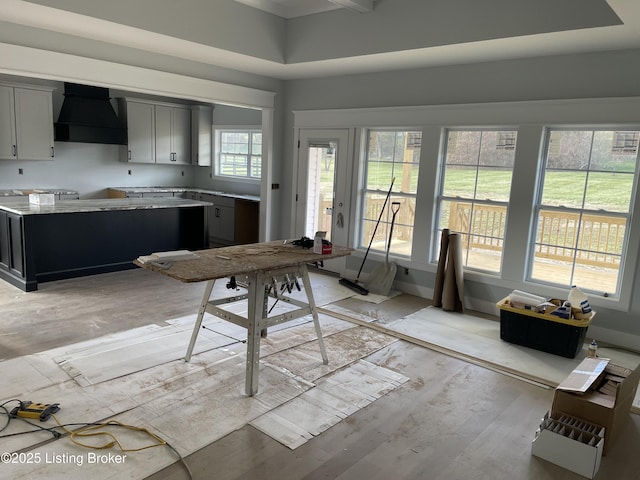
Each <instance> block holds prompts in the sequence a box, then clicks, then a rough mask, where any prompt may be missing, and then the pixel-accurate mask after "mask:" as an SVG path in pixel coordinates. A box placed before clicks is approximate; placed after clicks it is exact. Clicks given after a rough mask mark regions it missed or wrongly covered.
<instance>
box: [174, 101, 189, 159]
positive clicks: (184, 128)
mask: <svg viewBox="0 0 640 480" xmlns="http://www.w3.org/2000/svg"><path fill="white" fill-rule="evenodd" d="M171 113H172V115H171V152H172V153H173V162H174V163H177V164H180V165H188V164H190V163H191V110H189V109H188V108H174V109H173V110H172V112H171Z"/></svg>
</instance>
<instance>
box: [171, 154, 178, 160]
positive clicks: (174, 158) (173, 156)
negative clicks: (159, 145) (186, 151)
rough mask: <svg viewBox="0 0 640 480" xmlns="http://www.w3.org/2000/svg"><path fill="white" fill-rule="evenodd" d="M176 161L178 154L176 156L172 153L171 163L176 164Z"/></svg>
mask: <svg viewBox="0 0 640 480" xmlns="http://www.w3.org/2000/svg"><path fill="white" fill-rule="evenodd" d="M176 160H177V158H176V154H175V153H172V154H171V161H172V162H175V161H176Z"/></svg>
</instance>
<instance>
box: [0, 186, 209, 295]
mask: <svg viewBox="0 0 640 480" xmlns="http://www.w3.org/2000/svg"><path fill="white" fill-rule="evenodd" d="M0 202H1V200H0ZM209 205H210V204H209V203H207V202H201V201H198V200H186V199H182V198H122V199H94V200H68V201H64V200H63V201H57V202H56V203H55V205H51V206H46V205H34V204H30V203H29V202H28V201H27V200H24V201H20V202H10V203H0V278H1V279H3V280H6V281H8V282H10V283H11V284H13V285H15V286H17V287H18V288H20V289H22V290H24V291H27V292H29V291H34V290H37V288H38V283H39V282H48V281H53V280H61V279H65V278H73V277H80V276H84V275H93V274H97V273H106V272H113V271H118V270H125V269H129V268H134V267H135V266H134V265H133V263H132V261H133V260H134V259H135V258H137V257H139V256H140V255H148V254H150V253H153V252H161V251H170V250H182V249H186V250H200V249H203V248H206V247H207V236H208V225H207V208H206V207H207V206H209Z"/></svg>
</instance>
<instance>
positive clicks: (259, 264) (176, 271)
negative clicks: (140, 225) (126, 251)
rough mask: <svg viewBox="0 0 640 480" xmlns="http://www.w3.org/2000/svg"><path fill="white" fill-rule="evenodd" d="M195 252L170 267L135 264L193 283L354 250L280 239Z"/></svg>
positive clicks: (338, 254)
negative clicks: (317, 249) (322, 250)
mask: <svg viewBox="0 0 640 480" xmlns="http://www.w3.org/2000/svg"><path fill="white" fill-rule="evenodd" d="M150 253H152V252H150ZM196 253H197V254H198V256H199V258H198V259H195V260H183V261H179V262H174V263H173V264H172V265H171V267H170V268H167V269H163V268H161V267H158V266H156V265H154V264H152V263H141V262H140V261H138V260H135V261H134V262H133V263H135V264H136V265H138V266H139V267H143V268H146V269H149V270H153V271H155V272H159V273H162V274H164V275H167V276H169V277H171V278H174V279H176V280H180V281H181V282H186V283H191V282H204V281H208V280H215V279H218V278H225V277H230V276H240V275H245V274H249V273H254V272H263V271H269V270H275V269H281V268H287V267H294V266H296V265H303V264H306V263H313V262H319V261H322V260H328V259H331V258H339V257H345V256H347V255H351V253H353V249H351V248H346V247H339V246H336V245H334V246H333V251H332V252H331V253H328V254H323V255H320V254H316V253H313V250H310V249H305V248H302V247H297V246H295V245H293V244H291V243H286V244H284V243H283V242H282V241H281V240H277V241H273V242H264V243H252V244H249V245H234V246H231V247H223V248H212V249H208V250H199V251H197V252H196Z"/></svg>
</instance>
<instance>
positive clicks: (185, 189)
mask: <svg viewBox="0 0 640 480" xmlns="http://www.w3.org/2000/svg"><path fill="white" fill-rule="evenodd" d="M109 189H110V190H118V191H121V192H125V193H142V194H144V193H184V192H196V193H204V194H208V195H218V196H220V197H230V198H237V199H241V200H250V201H252V202H259V201H260V197H259V196H257V195H245V194H241V193H230V192H221V191H218V190H207V189H203V188H191V187H109Z"/></svg>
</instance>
